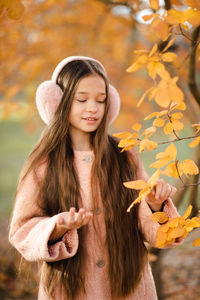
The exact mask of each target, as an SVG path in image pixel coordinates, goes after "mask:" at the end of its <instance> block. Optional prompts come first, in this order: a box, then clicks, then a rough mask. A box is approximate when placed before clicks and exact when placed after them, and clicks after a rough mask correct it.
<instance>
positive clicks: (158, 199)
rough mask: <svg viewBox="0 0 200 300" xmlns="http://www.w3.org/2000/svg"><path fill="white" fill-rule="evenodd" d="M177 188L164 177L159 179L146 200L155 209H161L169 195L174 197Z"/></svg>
mask: <svg viewBox="0 0 200 300" xmlns="http://www.w3.org/2000/svg"><path fill="white" fill-rule="evenodd" d="M176 191H177V189H176V188H175V187H174V186H172V185H170V184H168V183H167V182H166V181H165V180H164V179H159V180H158V181H157V183H156V185H155V187H154V189H153V190H152V191H151V193H150V194H149V195H148V196H147V197H146V201H147V203H148V204H149V206H150V207H151V209H152V210H154V211H159V210H160V209H161V207H162V204H163V202H164V201H165V200H167V199H168V198H169V197H172V196H173V195H174V194H175V193H176Z"/></svg>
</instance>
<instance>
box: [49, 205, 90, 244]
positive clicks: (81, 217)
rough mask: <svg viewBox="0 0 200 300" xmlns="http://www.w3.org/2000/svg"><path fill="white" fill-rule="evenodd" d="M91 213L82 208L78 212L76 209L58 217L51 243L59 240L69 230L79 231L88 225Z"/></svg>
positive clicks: (50, 239) (71, 209)
mask: <svg viewBox="0 0 200 300" xmlns="http://www.w3.org/2000/svg"><path fill="white" fill-rule="evenodd" d="M92 216H93V214H92V213H91V212H86V211H85V209H84V208H80V209H79V211H78V212H76V209H75V208H74V207H72V208H70V210H69V212H64V213H62V214H60V215H58V217H57V222H56V226H55V228H54V231H53V232H52V234H51V236H50V238H49V241H50V242H54V241H56V240H59V239H60V238H61V237H62V236H63V235H64V234H65V233H66V232H67V231H68V230H72V229H78V228H80V227H82V226H84V225H86V224H87V223H88V222H89V221H90V220H91V218H92Z"/></svg>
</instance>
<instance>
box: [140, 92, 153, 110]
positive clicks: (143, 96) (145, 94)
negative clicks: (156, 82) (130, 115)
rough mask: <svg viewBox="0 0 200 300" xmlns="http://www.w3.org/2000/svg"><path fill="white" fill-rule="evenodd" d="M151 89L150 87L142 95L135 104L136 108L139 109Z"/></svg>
mask: <svg viewBox="0 0 200 300" xmlns="http://www.w3.org/2000/svg"><path fill="white" fill-rule="evenodd" d="M152 89H153V88H152V87H151V88H150V89H148V90H147V91H145V92H144V94H143V95H142V97H141V98H140V99H139V101H138V103H137V107H139V106H140V105H141V104H142V102H143V101H144V99H145V97H146V96H147V94H148V93H149V92H150V91H151V90H152Z"/></svg>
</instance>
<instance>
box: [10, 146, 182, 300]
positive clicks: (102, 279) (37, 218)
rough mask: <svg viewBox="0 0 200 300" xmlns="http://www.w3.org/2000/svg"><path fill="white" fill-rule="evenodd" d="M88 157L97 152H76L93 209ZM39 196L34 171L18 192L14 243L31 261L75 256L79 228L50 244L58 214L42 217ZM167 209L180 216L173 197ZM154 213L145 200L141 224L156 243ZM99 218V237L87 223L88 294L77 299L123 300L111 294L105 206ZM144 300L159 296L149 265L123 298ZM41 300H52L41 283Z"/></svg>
mask: <svg viewBox="0 0 200 300" xmlns="http://www.w3.org/2000/svg"><path fill="white" fill-rule="evenodd" d="M86 157H87V158H88V157H89V158H91V157H92V158H93V152H92V151H75V164H76V168H77V170H78V176H79V181H80V185H81V193H82V201H83V207H84V208H85V209H86V210H91V187H90V174H91V166H92V161H91V160H90V159H87V158H86ZM85 158H86V159H85ZM44 168H45V167H43V168H40V170H39V173H40V175H41V176H43V174H44V171H45V170H44ZM141 173H142V172H141ZM144 176H145V174H138V178H142V177H144ZM38 197H40V195H39V194H38V187H37V184H36V182H35V181H34V179H33V176H32V175H31V174H30V175H29V176H28V177H27V178H26V180H25V181H24V183H23V187H22V188H21V190H20V191H19V193H18V195H17V199H16V204H15V207H14V211H13V216H12V221H11V224H10V232H9V240H10V243H11V244H12V245H13V246H14V247H15V248H16V249H17V250H18V251H19V252H20V253H21V255H22V256H23V257H24V258H25V259H26V260H29V261H41V262H42V261H58V260H63V259H68V258H70V257H72V256H73V255H75V254H76V251H77V249H78V245H79V240H78V234H77V231H76V230H72V231H69V232H67V233H66V234H65V235H64V236H63V238H62V241H59V242H57V243H55V244H53V245H48V241H49V237H50V235H51V233H52V232H53V230H54V227H55V224H56V219H57V216H58V215H55V216H53V217H42V214H41V210H40V208H39V207H38V206H37V204H36V203H37V201H36V199H38ZM164 211H165V212H166V213H167V214H168V216H169V217H176V216H177V215H178V214H177V210H176V208H175V207H174V205H173V203H172V201H171V199H168V200H167V202H166V204H165V206H164ZM61 214H62V213H61ZM151 214H152V212H151V210H150V208H149V206H148V205H147V203H146V201H145V200H144V201H142V202H141V204H140V207H139V226H140V228H141V230H142V232H143V235H144V237H145V240H146V242H148V243H149V244H151V245H155V236H156V231H157V229H158V227H159V224H157V223H155V222H153V221H152V220H151V218H150V216H151ZM95 217H96V218H98V221H99V223H100V224H101V231H100V233H99V236H97V235H96V233H95V230H94V227H93V222H90V223H89V224H88V225H86V228H87V229H86V231H87V233H86V242H85V247H86V250H87V258H86V259H87V272H86V282H85V285H86V296H82V295H78V296H77V297H76V299H74V300H122V299H112V296H111V294H110V287H109V279H108V273H107V267H108V256H107V251H106V249H105V248H104V247H103V246H102V243H101V241H102V238H103V239H104V238H105V232H106V230H105V223H104V216H103V214H102V207H101V205H100V207H99V208H98V214H96V215H95ZM99 237H101V238H99ZM133 238H134V237H133ZM141 299H142V300H156V299H157V296H156V290H155V285H154V281H153V277H152V273H151V269H150V266H149V264H147V265H146V266H145V268H144V272H143V275H142V279H141V282H140V284H139V285H138V287H137V288H136V290H135V291H134V293H132V294H131V295H129V296H128V297H125V298H123V300H141ZM38 300H49V297H48V296H47V295H46V294H45V292H44V289H43V288H42V286H41V285H40V287H39V294H38ZM54 300H55V299H54ZM56 300H67V298H66V296H65V295H60V294H57V296H56Z"/></svg>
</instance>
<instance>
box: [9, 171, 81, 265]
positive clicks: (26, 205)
mask: <svg viewBox="0 0 200 300" xmlns="http://www.w3.org/2000/svg"><path fill="white" fill-rule="evenodd" d="M43 169H44V168H43ZM41 172H42V173H44V170H40V173H41ZM38 190H39V188H38V183H37V180H36V179H35V176H34V175H33V173H29V175H27V177H26V178H25V179H24V181H23V183H22V184H21V185H20V188H19V190H18V191H17V196H16V199H15V206H14V209H13V214H12V219H11V223H10V229H9V241H10V243H11V244H12V245H13V246H14V247H15V248H16V249H17V250H18V251H19V252H20V253H21V255H22V256H23V257H24V258H25V259H26V260H29V261H48V262H50V261H59V260H62V259H66V258H70V257H72V256H73V255H75V254H76V251H77V248H78V234H77V230H71V231H68V232H66V233H65V234H64V235H63V237H62V239H61V240H59V241H57V242H55V243H53V244H50V243H49V238H50V236H51V233H52V232H53V230H54V228H55V225H56V220H57V218H58V215H54V216H53V217H48V216H43V215H42V210H41V208H40V206H39V204H38V203H39V201H40V200H41V199H40V195H39V192H38ZM61 214H66V212H64V213H61Z"/></svg>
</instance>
